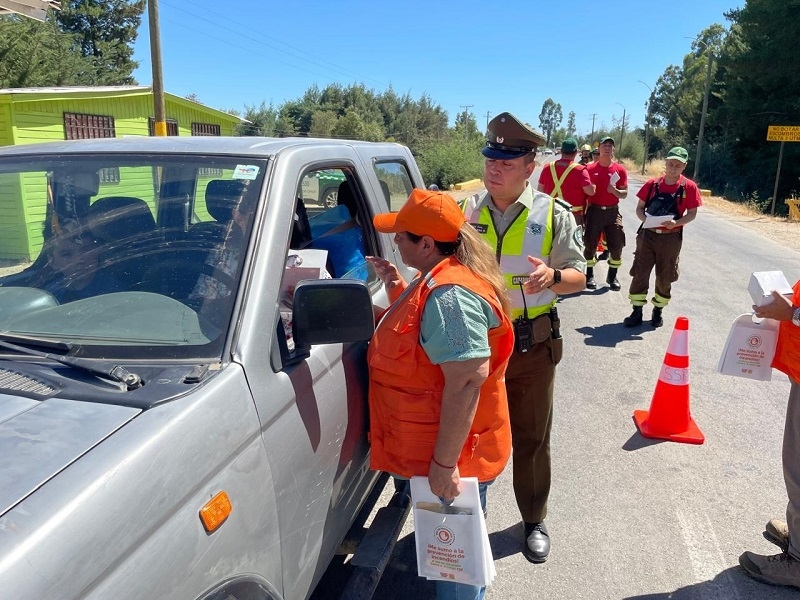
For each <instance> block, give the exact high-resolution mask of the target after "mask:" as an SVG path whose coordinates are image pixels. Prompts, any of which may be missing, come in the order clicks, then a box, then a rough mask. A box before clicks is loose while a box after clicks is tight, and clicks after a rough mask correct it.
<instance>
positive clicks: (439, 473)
mask: <svg viewBox="0 0 800 600" xmlns="http://www.w3.org/2000/svg"><path fill="white" fill-rule="evenodd" d="M428 484H429V485H430V486H431V492H432V493H434V494H436V495H437V496H439V498H442V499H443V500H445V501H446V502H452V500H453V499H454V498H455V497H456V496H458V495H459V494H460V493H461V475H460V474H459V472H458V466H455V467H453V468H452V469H445V468H444V467H440V466H439V465H437V464H436V463H435V462H433V461H431V464H430V469H429V470H428Z"/></svg>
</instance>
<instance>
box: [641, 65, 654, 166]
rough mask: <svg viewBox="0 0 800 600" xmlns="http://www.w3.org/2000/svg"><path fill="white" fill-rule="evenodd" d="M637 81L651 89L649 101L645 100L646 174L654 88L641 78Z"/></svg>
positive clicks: (643, 157) (644, 162)
mask: <svg viewBox="0 0 800 600" xmlns="http://www.w3.org/2000/svg"><path fill="white" fill-rule="evenodd" d="M637 81H638V82H639V83H641V84H642V85H643V86H644V87H646V88H647V89H648V90H650V97H649V98H648V99H647V102H645V109H646V111H645V116H644V156H642V175H644V171H645V168H646V166H647V150H648V149H649V148H650V146H649V145H648V143H649V133H650V106H651V105H652V104H653V102H652V100H653V88H651V87H650V86H649V85H647V84H646V83H645V82H644V81H642V80H641V79H638V80H637Z"/></svg>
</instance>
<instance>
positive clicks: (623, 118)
mask: <svg viewBox="0 0 800 600" xmlns="http://www.w3.org/2000/svg"><path fill="white" fill-rule="evenodd" d="M615 104H619V105H620V106H621V107H622V127H621V128H620V131H619V156H620V158H622V139H623V138H624V137H625V113H626V112H627V110H628V109H627V108H625V105H623V104H620V103H619V102H615Z"/></svg>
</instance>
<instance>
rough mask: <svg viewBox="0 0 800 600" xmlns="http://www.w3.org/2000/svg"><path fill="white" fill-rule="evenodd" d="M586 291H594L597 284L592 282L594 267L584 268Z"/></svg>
mask: <svg viewBox="0 0 800 600" xmlns="http://www.w3.org/2000/svg"><path fill="white" fill-rule="evenodd" d="M586 289H587V290H596V289H597V282H596V281H595V280H594V267H587V268H586Z"/></svg>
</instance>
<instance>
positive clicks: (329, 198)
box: [319, 187, 339, 208]
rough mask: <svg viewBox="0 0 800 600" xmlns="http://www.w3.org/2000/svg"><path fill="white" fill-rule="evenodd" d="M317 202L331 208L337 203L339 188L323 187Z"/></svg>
mask: <svg viewBox="0 0 800 600" xmlns="http://www.w3.org/2000/svg"><path fill="white" fill-rule="evenodd" d="M319 203H320V204H322V206H324V207H325V208H333V207H334V206H337V205H338V204H339V188H335V187H332V188H325V191H324V192H322V193H321V194H320V195H319Z"/></svg>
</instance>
